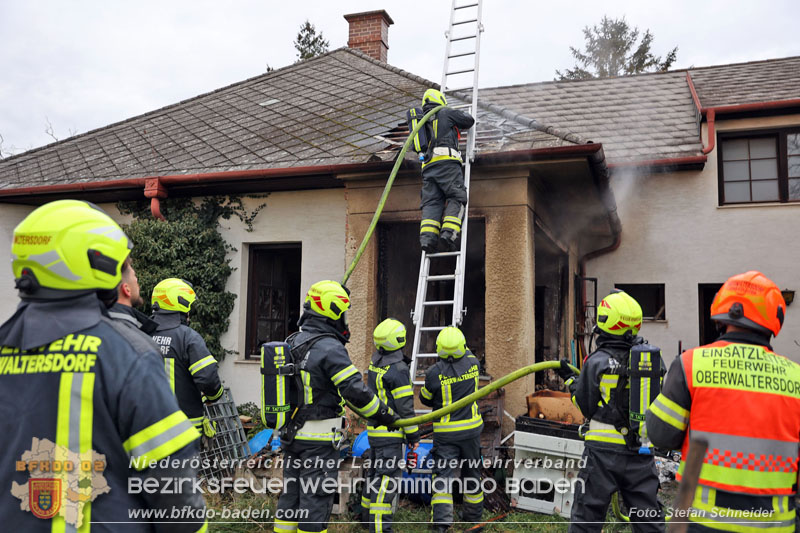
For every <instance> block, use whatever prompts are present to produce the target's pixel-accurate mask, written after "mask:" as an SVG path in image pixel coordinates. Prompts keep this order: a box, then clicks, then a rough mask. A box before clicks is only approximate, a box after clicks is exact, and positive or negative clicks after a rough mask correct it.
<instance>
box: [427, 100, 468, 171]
mask: <svg viewBox="0 0 800 533" xmlns="http://www.w3.org/2000/svg"><path fill="white" fill-rule="evenodd" d="M438 105H439V104H436V103H434V102H428V103H426V104H425V105H424V106H423V108H422V110H423V111H424V112H425V113H428V112H429V111H430V110H431V109H433V108H435V107H437V106H438ZM430 122H431V123H432V127H433V139H432V140H431V146H432V149H431V150H429V155H428V156H426V157H425V160H424V161H423V162H422V169H423V170H425V168H426V167H428V166H429V165H435V164H437V163H439V162H440V161H456V162H458V164H459V165H460V164H461V157H460V156H459V155H458V140H459V137H460V130H468V129H470V128H471V127H472V126H473V125H474V124H475V119H474V118H472V116H471V115H469V114H468V113H465V112H463V111H459V110H458V109H453V108H450V107H445V108H444V109H442V110H440V111H437V112H436V114H435V115H434V116H433V117H432V118H431V119H430ZM436 148H444V149H445V150H444V151H443V153H441V154H439V153H436V152H434V151H433V150H434V149H436ZM444 152H446V153H444Z"/></svg>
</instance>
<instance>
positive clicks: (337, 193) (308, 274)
mask: <svg viewBox="0 0 800 533" xmlns="http://www.w3.org/2000/svg"><path fill="white" fill-rule="evenodd" d="M243 200H244V203H245V206H246V207H247V209H248V210H252V209H254V208H255V207H257V206H258V205H259V204H260V203H262V202H263V203H266V204H267V206H266V207H265V208H264V209H263V210H262V211H261V212H260V213H259V214H258V216H257V217H256V219H255V222H254V231H253V232H247V228H246V226H245V225H244V224H242V223H241V222H240V221H239V220H238V219H231V220H222V221H220V222H221V226H222V234H223V236H224V237H225V240H226V241H228V242H229V243H231V244H232V245H233V246H235V247H236V248H237V251H236V252H234V253H232V254H231V255H230V257H231V259H232V261H231V265H232V266H234V267H235V268H236V270H234V272H233V273H232V274H231V277H230V278H229V279H228V285H227V287H226V288H227V290H229V291H231V292H233V293H234V294H237V295H238V297H237V298H236V301H235V303H234V308H233V313H232V314H231V324H230V326H229V327H228V331H227V333H225V335H223V336H222V339H221V343H222V346H223V347H224V348H226V349H228V350H233V351H236V352H239V353H238V354H232V355H228V356H227V357H226V358H225V360H224V361H222V362H221V364H220V375H221V377H222V380H223V382H224V384H225V386H226V387H231V390H232V391H233V395H234V399H235V400H236V403H237V404H241V403H245V402H254V403H256V405H260V402H261V382H260V371H259V364H258V363H257V362H256V361H246V360H245V359H244V353H243V347H244V346H245V325H246V309H247V301H246V298H247V268H248V253H247V245H248V244H267V243H282V242H285V243H289V242H301V243H302V254H303V255H302V261H301V269H302V271H301V274H300V276H301V278H300V292H301V298H302V297H303V296H304V295H305V292H306V291H307V290H308V287H309V286H311V284H312V283H314V282H316V281H319V280H322V279H334V280H340V279H341V278H342V275H343V274H344V269H345V257H344V245H345V224H346V216H345V211H346V206H345V197H344V189H325V190H313V191H292V192H275V193H272V194H270V195H269V196H268V197H267V198H265V199H262V198H244V199H243ZM300 303H302V302H300Z"/></svg>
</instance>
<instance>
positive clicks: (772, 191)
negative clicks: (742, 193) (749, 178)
mask: <svg viewBox="0 0 800 533" xmlns="http://www.w3.org/2000/svg"><path fill="white" fill-rule="evenodd" d="M777 200H778V180H770V181H754V182H753V201H754V202H775V201H777Z"/></svg>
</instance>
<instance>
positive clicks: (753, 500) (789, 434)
mask: <svg viewBox="0 0 800 533" xmlns="http://www.w3.org/2000/svg"><path fill="white" fill-rule="evenodd" d="M785 313H786V303H785V302H784V299H783V296H782V295H781V291H780V289H779V288H778V286H777V285H775V283H773V282H772V281H771V280H770V279H768V278H767V277H766V276H764V275H763V274H762V273H760V272H756V271H750V272H745V273H744V274H738V275H736V276H733V277H731V278H730V279H728V280H727V281H726V282H725V283H724V284H723V285H722V288H720V290H719V292H717V294H716V296H715V297H714V301H713V302H712V304H711V320H713V321H715V322H716V324H717V327H718V329H719V330H720V332H721V335H720V337H719V338H718V339H717V340H716V341H715V342H713V343H711V344H707V345H705V346H700V347H697V348H694V349H691V350H687V351H685V352H683V353H682V354H681V355H680V356H679V357H677V358H676V359H675V360H674V361H673V362H672V365H671V366H670V369H669V372H668V373H667V376H666V378H665V379H664V386H663V388H662V390H661V394H660V395H659V396H658V397H657V398H656V400H655V402H653V404H651V405H650V409H649V411H648V412H647V431H648V434H649V435H650V439H651V440H652V442H653V444H655V445H656V446H659V447H661V448H665V449H678V448H681V450H682V452H683V453H682V457H683V459H684V460H685V458H686V457H687V455H688V448H689V440H690V439H703V440H706V441H707V442H708V450H707V452H706V456H705V458H704V461H703V465H702V469H701V470H700V479H699V480H698V486H697V490H696V492H695V497H694V501H693V502H692V506H691V508H690V509H689V513H688V517H687V518H688V519H689V522H690V524H689V531H768V532H776V533H777V532H787V533H788V532H793V531H795V498H794V497H795V493H796V491H797V485H796V483H797V461H798V445H799V444H800V442H799V441H800V365H798V364H797V363H795V362H793V361H790V360H789V359H787V358H786V357H784V356H782V355H778V354H776V353H775V352H773V351H772V347H771V346H770V340H771V337H772V336H773V335H778V332H780V330H781V326H782V325H783V318H784V315H785ZM684 466H685V463H684V461H683V460H682V461H681V465H680V468H679V470H678V479H680V478H681V473H682V472H683V468H684ZM674 519H675V518H673V520H674ZM684 520H685V518H684Z"/></svg>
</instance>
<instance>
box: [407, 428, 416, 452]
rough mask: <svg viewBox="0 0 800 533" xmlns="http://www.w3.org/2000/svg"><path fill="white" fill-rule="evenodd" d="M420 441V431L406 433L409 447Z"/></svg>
mask: <svg viewBox="0 0 800 533" xmlns="http://www.w3.org/2000/svg"><path fill="white" fill-rule="evenodd" d="M418 442H419V431H412V432H411V433H406V443H407V444H408V447H409V448H413V447H414V445H415V444H417V443H418Z"/></svg>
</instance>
